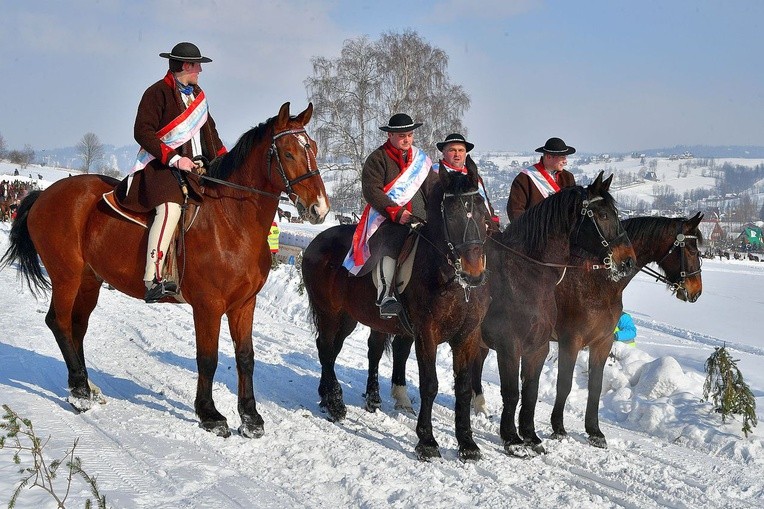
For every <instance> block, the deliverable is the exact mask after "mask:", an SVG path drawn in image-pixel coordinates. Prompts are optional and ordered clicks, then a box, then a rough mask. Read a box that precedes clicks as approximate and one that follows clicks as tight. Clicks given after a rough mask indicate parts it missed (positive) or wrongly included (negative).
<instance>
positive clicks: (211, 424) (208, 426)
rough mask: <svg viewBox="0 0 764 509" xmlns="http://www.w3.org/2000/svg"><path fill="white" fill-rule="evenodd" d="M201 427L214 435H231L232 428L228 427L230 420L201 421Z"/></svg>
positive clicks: (225, 436)
mask: <svg viewBox="0 0 764 509" xmlns="http://www.w3.org/2000/svg"><path fill="white" fill-rule="evenodd" d="M199 427H200V428H202V429H203V430H204V431H209V432H210V433H212V434H213V435H217V436H219V437H221V438H228V437H230V436H231V430H230V429H228V421H206V422H200V423H199Z"/></svg>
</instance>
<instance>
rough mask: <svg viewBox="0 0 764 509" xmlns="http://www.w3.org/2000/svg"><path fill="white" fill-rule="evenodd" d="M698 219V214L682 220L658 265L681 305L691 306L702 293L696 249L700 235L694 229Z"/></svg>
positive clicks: (699, 217)
mask: <svg viewBox="0 0 764 509" xmlns="http://www.w3.org/2000/svg"><path fill="white" fill-rule="evenodd" d="M702 219H703V214H701V213H700V212H698V213H697V214H695V215H694V216H693V217H691V218H690V219H682V221H681V223H680V225H679V231H678V232H677V234H676V238H675V239H674V242H673V244H672V246H671V248H670V249H669V253H668V254H667V255H666V256H664V257H663V259H662V260H661V261H660V262H659V263H658V265H659V266H660V267H661V269H662V270H663V272H664V273H665V274H666V279H667V280H668V283H669V287H670V288H671V290H672V291H673V292H674V293H675V294H676V298H677V299H679V300H682V301H685V302H695V301H696V300H698V297H700V294H701V293H702V292H703V281H702V278H701V276H700V270H701V269H700V266H701V264H702V259H701V256H700V248H699V245H700V244H702V243H703V235H702V234H701V232H700V230H699V229H698V225H699V224H700V221H701V220H702ZM672 253H676V256H670V255H671V254H672Z"/></svg>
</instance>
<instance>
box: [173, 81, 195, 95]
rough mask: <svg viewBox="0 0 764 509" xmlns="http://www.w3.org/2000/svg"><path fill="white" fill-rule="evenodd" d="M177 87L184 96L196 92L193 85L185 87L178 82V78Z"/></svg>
mask: <svg viewBox="0 0 764 509" xmlns="http://www.w3.org/2000/svg"><path fill="white" fill-rule="evenodd" d="M175 86H177V87H178V90H180V92H181V93H182V94H184V95H191V93H192V92H193V91H194V86H193V85H184V84H183V83H181V82H180V81H178V78H175Z"/></svg>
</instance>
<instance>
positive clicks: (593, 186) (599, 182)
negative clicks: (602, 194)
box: [589, 171, 605, 191]
mask: <svg viewBox="0 0 764 509" xmlns="http://www.w3.org/2000/svg"><path fill="white" fill-rule="evenodd" d="M604 173H605V172H604V171H601V172H600V174H599V175H597V178H596V179H594V182H592V183H591V184H590V185H589V188H590V189H594V190H595V191H599V189H600V187H601V186H602V175H603V174H604Z"/></svg>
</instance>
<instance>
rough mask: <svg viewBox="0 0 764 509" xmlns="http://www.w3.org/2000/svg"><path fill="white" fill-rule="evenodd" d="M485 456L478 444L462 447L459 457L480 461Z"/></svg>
mask: <svg viewBox="0 0 764 509" xmlns="http://www.w3.org/2000/svg"><path fill="white" fill-rule="evenodd" d="M482 457H483V454H482V453H481V452H480V449H479V448H478V446H477V445H475V446H474V447H460V448H459V458H460V459H461V460H462V461H478V460H479V459H481V458H482Z"/></svg>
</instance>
